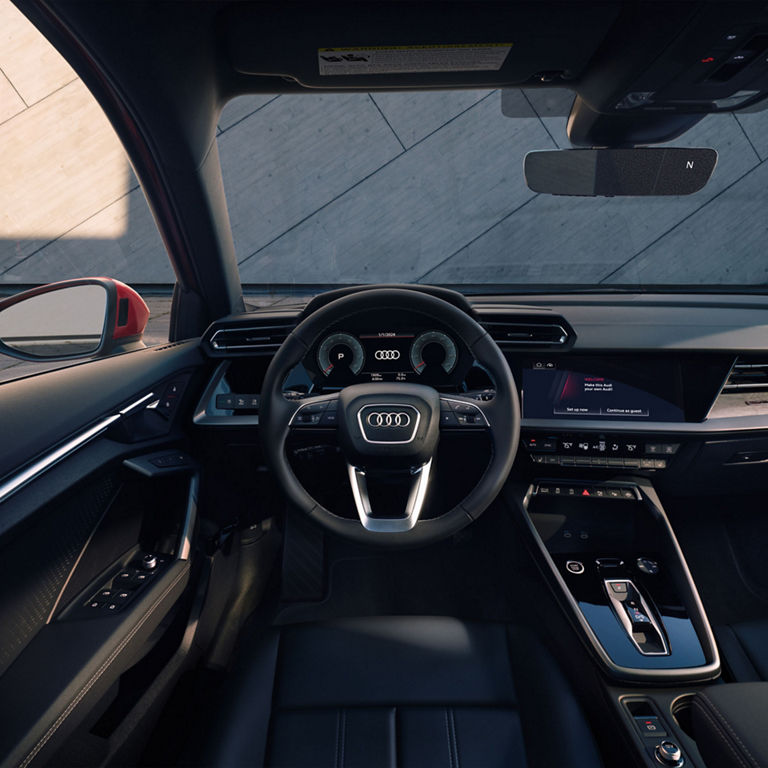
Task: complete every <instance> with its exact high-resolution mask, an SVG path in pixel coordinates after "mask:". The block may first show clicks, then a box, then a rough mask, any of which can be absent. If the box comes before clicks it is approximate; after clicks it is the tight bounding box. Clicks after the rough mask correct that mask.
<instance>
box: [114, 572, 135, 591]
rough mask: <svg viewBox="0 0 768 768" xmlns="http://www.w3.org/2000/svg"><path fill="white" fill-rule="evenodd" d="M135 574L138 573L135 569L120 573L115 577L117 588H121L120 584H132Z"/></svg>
mask: <svg viewBox="0 0 768 768" xmlns="http://www.w3.org/2000/svg"><path fill="white" fill-rule="evenodd" d="M135 573H136V571H135V570H134V569H133V568H126V569H125V570H124V571H120V573H118V574H117V576H115V579H114V584H115V586H117V587H119V586H120V584H130V583H131V581H132V580H133V577H134V575H135Z"/></svg>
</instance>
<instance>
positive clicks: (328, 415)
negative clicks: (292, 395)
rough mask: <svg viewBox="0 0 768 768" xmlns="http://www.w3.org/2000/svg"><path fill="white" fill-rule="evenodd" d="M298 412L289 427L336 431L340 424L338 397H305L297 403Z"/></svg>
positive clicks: (296, 411)
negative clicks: (319, 428)
mask: <svg viewBox="0 0 768 768" xmlns="http://www.w3.org/2000/svg"><path fill="white" fill-rule="evenodd" d="M295 403H296V410H295V411H294V412H293V415H292V416H291V417H290V421H289V422H288V426H289V427H291V428H292V429H302V428H303V429H306V428H307V427H324V428H327V429H335V428H336V427H337V426H338V424H339V397H338V395H319V396H317V397H303V398H301V400H297V401H295Z"/></svg>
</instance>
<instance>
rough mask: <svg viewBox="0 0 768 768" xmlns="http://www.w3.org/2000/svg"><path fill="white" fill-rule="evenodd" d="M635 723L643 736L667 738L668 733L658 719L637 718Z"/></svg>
mask: <svg viewBox="0 0 768 768" xmlns="http://www.w3.org/2000/svg"><path fill="white" fill-rule="evenodd" d="M635 723H636V724H637V727H638V730H639V731H640V733H641V734H642V735H643V736H666V735H667V732H666V731H665V730H664V726H663V725H662V724H661V722H660V721H659V718H658V717H655V716H654V717H636V718H635Z"/></svg>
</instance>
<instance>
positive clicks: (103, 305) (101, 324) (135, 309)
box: [0, 277, 149, 361]
mask: <svg viewBox="0 0 768 768" xmlns="http://www.w3.org/2000/svg"><path fill="white" fill-rule="evenodd" d="M148 319H149V307H147V305H146V303H145V302H144V300H143V299H142V298H141V296H139V294H138V293H136V291H134V290H133V288H131V287H129V286H127V285H126V284H125V283H121V282H120V281H119V280H113V279H112V278H109V277H86V278H81V279H77V280H64V281H62V282H58V283H49V284H48V285H41V286H38V287H37V288H32V289H30V290H28V291H24V292H23V293H18V294H16V295H14V296H9V297H8V298H6V299H2V300H0V353H3V354H6V355H9V356H10V357H15V358H18V359H20V360H29V361H35V360H37V361H45V360H51V361H55V360H73V359H78V358H86V357H106V356H107V355H111V354H114V353H116V352H125V351H128V350H130V349H133V348H136V347H141V346H143V343H142V341H141V338H142V335H143V333H144V329H145V328H146V325H147V320H148Z"/></svg>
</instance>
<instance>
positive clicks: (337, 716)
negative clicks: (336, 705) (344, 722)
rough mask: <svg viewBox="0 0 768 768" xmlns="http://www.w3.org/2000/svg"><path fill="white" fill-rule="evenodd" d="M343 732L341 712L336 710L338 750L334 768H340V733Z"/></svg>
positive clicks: (334, 758)
mask: <svg viewBox="0 0 768 768" xmlns="http://www.w3.org/2000/svg"><path fill="white" fill-rule="evenodd" d="M340 731H341V710H336V750H335V752H334V753H333V768H339V733H340Z"/></svg>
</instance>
